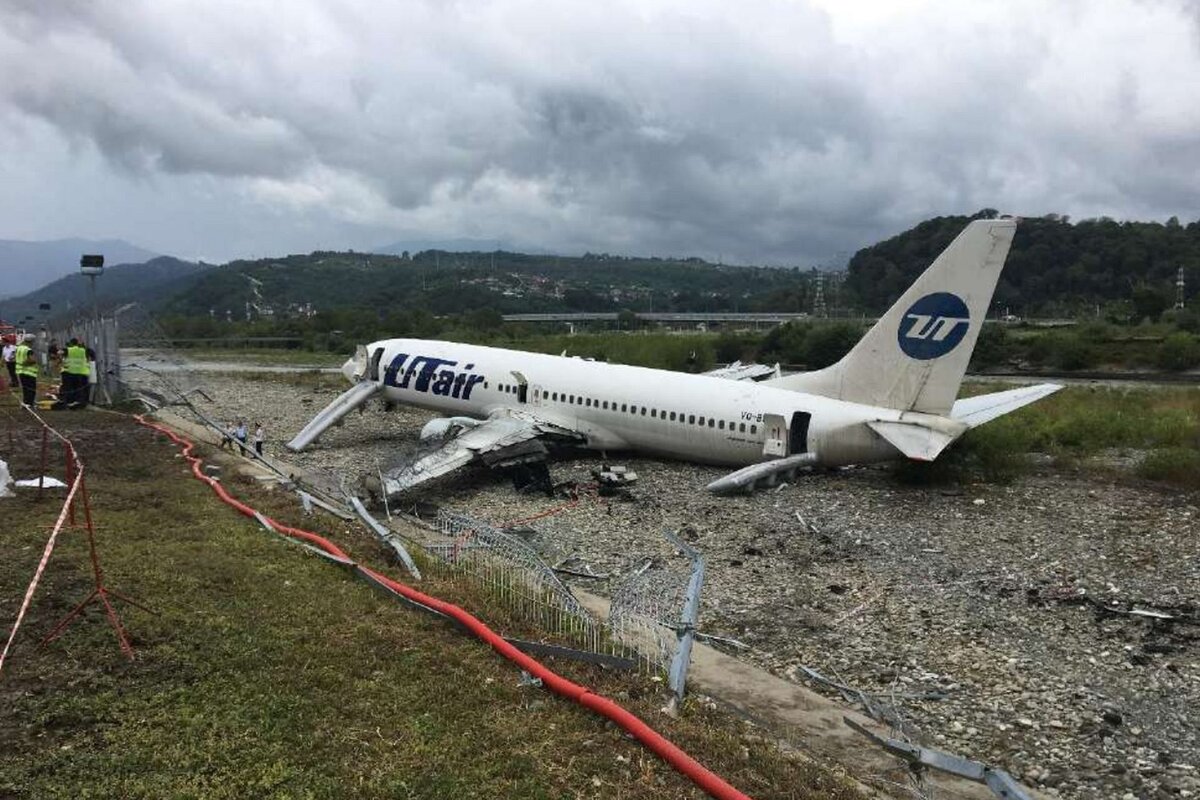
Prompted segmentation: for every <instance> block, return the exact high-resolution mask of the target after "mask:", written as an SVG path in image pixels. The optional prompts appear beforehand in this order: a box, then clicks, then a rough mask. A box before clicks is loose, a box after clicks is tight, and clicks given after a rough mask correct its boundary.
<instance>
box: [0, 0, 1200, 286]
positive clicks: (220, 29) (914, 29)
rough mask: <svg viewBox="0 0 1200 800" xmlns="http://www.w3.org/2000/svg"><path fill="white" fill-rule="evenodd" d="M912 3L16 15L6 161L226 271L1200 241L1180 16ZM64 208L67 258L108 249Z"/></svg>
mask: <svg viewBox="0 0 1200 800" xmlns="http://www.w3.org/2000/svg"><path fill="white" fill-rule="evenodd" d="M892 6H893V7H892V8H890V9H889V10H887V11H881V12H880V13H878V14H872V13H867V12H863V11H862V10H861V9H860V10H859V12H857V13H855V14H853V15H843V14H841V12H839V11H838V10H837V8H838V7H837V6H835V5H833V4H830V5H829V8H830V9H831V10H826V9H825V8H822V7H818V6H810V5H805V4H803V3H788V2H781V1H779V2H753V3H748V4H739V5H737V6H736V7H733V6H729V5H728V4H723V3H715V2H712V3H708V2H690V3H649V4H647V3H632V2H630V3H611V4H585V3H572V2H563V3H554V4H544V3H533V2H514V1H504V0H501V1H500V2H490V3H403V4H372V3H368V2H351V1H350V0H344V1H343V2H315V1H313V2H303V1H302V0H297V1H296V2H289V3H286V4H282V3H281V4H275V3H272V4H255V3H249V4H248V3H233V2H206V3H186V2H180V3H159V2H133V1H132V0H126V1H125V2H88V3H84V2H64V3H33V2H0V75H3V76H4V77H3V79H2V80H0V122H2V121H8V122H9V123H11V124H10V126H9V127H10V132H9V134H8V136H9V137H10V138H9V139H8V140H7V141H5V142H4V144H5V145H6V147H5V150H6V151H7V152H8V153H9V154H8V155H6V156H5V158H6V159H11V158H17V157H20V156H19V155H18V152H23V153H24V157H25V158H27V159H32V160H33V162H34V163H33V164H32V165H27V166H26V167H22V168H21V170H18V169H16V168H13V169H12V170H11V171H13V172H14V174H17V175H18V177H19V176H20V175H24V176H25V178H24V179H25V180H27V181H29V182H33V181H34V178H33V177H31V176H35V175H40V176H41V178H42V180H41V183H42V186H41V187H40V189H37V190H39V191H44V192H56V191H58V192H64V193H65V192H67V191H68V189H69V187H70V186H71V185H72V170H71V163H72V161H71V158H66V157H56V158H54V159H49V158H48V159H47V163H46V164H45V165H44V167H43V168H41V171H40V172H35V171H34V170H38V169H39V164H38V163H36V162H37V159H38V158H39V157H40V156H41V155H44V154H45V153H46V152H49V151H50V150H53V147H51V146H50V145H48V144H46V143H45V142H44V141H43V140H44V139H45V134H44V133H43V132H44V131H47V130H48V131H51V132H53V134H52V135H53V136H55V137H59V138H60V139H61V140H62V141H63V142H65V143H66V147H68V148H70V151H71V152H72V153H74V154H75V155H74V156H72V158H76V159H78V160H79V161H80V163H82V161H83V160H86V159H87V158H88V155H87V154H88V153H94V156H95V158H96V159H98V163H99V165H100V166H99V167H97V169H100V170H102V171H103V170H108V171H111V173H112V174H113V176H114V182H113V185H114V186H132V187H134V188H133V189H130V190H129V191H130V192H131V194H130V196H129V198H128V207H129V208H130V209H137V208H139V207H141V206H148V205H152V203H151V202H150V201H149V200H148V199H147V198H151V197H153V196H154V195H155V194H157V195H161V196H167V195H170V196H171V202H170V203H166V204H165V206H169V207H170V208H172V209H175V210H177V209H179V208H189V207H191V206H194V208H195V209H197V212H196V214H194V215H190V216H193V217H202V220H203V222H202V228H201V230H199V231H197V229H196V225H197V223H196V221H195V219H192V220H191V222H190V228H189V229H188V230H187V231H186V233H185V229H184V226H183V225H182V224H179V225H178V226H176V225H175V223H174V222H173V221H172V220H171V219H169V218H166V217H162V216H161V215H160V217H159V218H156V220H157V221H156V223H155V224H156V225H158V226H159V227H160V229H161V230H160V237H161V238H162V239H163V241H161V242H155V245H156V246H157V247H159V248H161V249H172V248H171V245H170V241H169V240H170V239H171V238H172V237H173V236H174V237H179V240H180V241H181V242H183V241H185V240H186V241H187V244H186V245H184V244H181V245H180V246H179V248H183V251H184V252H185V254H186V248H188V247H190V248H195V247H198V246H200V245H197V244H196V243H195V242H196V237H199V236H207V237H208V238H209V239H211V240H214V241H220V242H223V243H224V244H223V245H222V246H223V247H224V248H225V251H224V252H222V255H225V256H233V255H240V254H242V253H239V252H236V250H237V249H239V248H241V249H242V250H245V249H246V248H247V247H253V248H257V249H260V250H271V249H273V250H275V251H282V250H288V249H297V248H298V246H299V245H300V244H303V243H302V242H297V241H296V239H295V231H296V229H297V228H303V229H307V230H308V231H310V232H312V231H326V232H327V235H328V236H330V237H331V238H334V239H340V240H348V243H350V244H354V245H358V246H361V245H362V244H364V243H367V244H369V243H371V242H375V243H380V242H383V241H387V240H389V239H393V238H400V237H402V236H405V235H411V236H414V237H419V238H424V239H428V238H437V237H442V236H445V237H453V236H478V237H484V238H497V239H503V240H506V241H510V242H514V243H518V244H524V245H529V246H539V247H542V248H546V249H551V250H554V249H557V250H583V249H591V250H605V251H612V252H640V253H648V252H649V253H674V254H693V253H695V254H701V255H705V256H707V257H713V256H716V255H721V256H723V257H724V258H725V259H726V260H741V261H766V262H772V263H779V262H782V263H805V262H807V261H809V260H812V259H818V258H828V257H830V256H831V255H833V254H837V253H846V252H849V251H852V250H853V249H855V248H857V247H859V246H861V245H863V244H866V243H869V242H870V241H873V240H874V239H876V238H879V237H880V236H883V235H888V234H891V233H894V232H896V231H898V230H900V229H902V228H904V227H906V226H907V225H909V224H912V223H913V222H915V221H917V220H919V219H921V218H923V217H925V216H928V215H931V214H938V213H963V212H971V211H974V210H976V209H978V208H980V207H984V206H992V207H997V208H1002V209H1005V210H1011V211H1014V212H1017V213H1024V214H1037V213H1046V212H1050V211H1057V212H1062V213H1070V214H1073V215H1075V216H1085V215H1094V214H1110V215H1113V216H1118V217H1140V218H1145V217H1158V218H1162V217H1165V216H1168V215H1170V214H1179V215H1181V216H1184V217H1187V216H1188V215H1189V214H1193V215H1194V214H1196V213H1197V209H1198V208H1200V202H1197V199H1198V197H1200V194H1198V192H1197V190H1196V188H1195V187H1196V186H1198V185H1200V82H1197V81H1195V80H1194V76H1195V75H1196V74H1200V48H1198V43H1200V34H1198V31H1197V21H1196V17H1195V14H1194V12H1192V11H1190V10H1189V9H1188V8H1187V7H1186V6H1183V5H1174V4H1171V3H1165V2H1163V3H1136V2H1116V1H1115V0H1113V1H1112V2H1107V3H1095V4H1093V3H1087V4H1084V3H1067V4H1058V5H1056V6H1053V7H1046V6H1044V5H1042V4H1036V3H1033V2H1027V3H1021V2H1016V3H1004V4H999V3H995V4H992V3H986V4H940V3H916V4H912V5H911V6H905V7H895V4H892ZM964 6H965V7H964ZM897 8H899V10H897ZM21 131H26V133H25V134H22V133H20V132H21ZM30 131H33V132H36V137H39V139H38V141H36V142H32V141H30V138H31V137H34V136H35V133H29V132H30ZM22 136H24V137H25V138H22ZM14 150H16V151H18V152H13V151H14ZM22 170H23V171H22ZM135 195H136V196H135ZM112 203H113V205H114V207H116V208H120V207H121V203H122V197H121V194H120V192H119V191H118V192H117V193H116V196H114V197H113V198H112ZM139 204H140V206H139ZM59 207H60V208H61V209H62V215H61V218H60V219H57V220H56V221H55V224H56V225H58V226H59V227H58V228H56V229H54V230H49V229H46V230H45V234H44V235H47V236H49V235H69V234H72V233H77V232H80V231H77V230H71V229H70V227H71V225H72V221H73V220H72V216H73V215H74V214H78V215H80V220H84V219H87V220H89V223H88V224H92V225H95V224H96V218H95V217H94V214H95V213H97V212H94V211H84V210H82V209H80V210H75V209H73V208H72V206H71V203H70V202H64V203H63V204H62V205H61V206H59ZM20 208H21V206H20V204H19V203H14V204H13V205H12V206H11V207H10V206H6V205H4V204H2V203H0V210H3V211H4V212H5V214H6V215H8V216H10V217H12V215H13V214H16V215H18V218H19V215H20V213H21V210H20ZM145 213H146V215H147V219H149V218H150V217H153V212H152V211H146V212H145ZM87 214H92V215H93V217H87ZM130 216H131V218H132V219H133V220H134V221H136V220H137V218H138V215H137V213H133V212H131V214H130ZM247 219H254V220H256V221H257V220H265V222H262V223H261V224H259V223H258V222H256V224H255V225H254V226H247V224H246V220H247ZM39 224H40V223H39ZM80 224H82V222H81V223H80ZM131 224H133V223H131ZM43 227H45V225H44V224H43ZM251 228H252V230H251ZM21 230H40V228H38V227H37V224H35V223H33V222H27V224H24V225H23V227H22V228H21ZM109 233H114V234H125V235H130V236H132V237H133V238H138V236H137V231H136V230H132V231H128V232H126V231H109ZM0 235H4V232H3V231H0ZM188 236H191V237H193V238H191V239H187V237H188ZM143 240H144V239H143ZM179 248H176V251H177V252H178V251H180V249H179ZM213 249H214V250H216V251H218V252H220V249H219V248H213Z"/></svg>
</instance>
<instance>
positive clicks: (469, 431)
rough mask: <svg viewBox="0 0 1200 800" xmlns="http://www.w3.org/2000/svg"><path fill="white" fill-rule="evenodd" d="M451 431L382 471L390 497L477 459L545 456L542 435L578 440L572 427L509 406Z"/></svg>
mask: <svg viewBox="0 0 1200 800" xmlns="http://www.w3.org/2000/svg"><path fill="white" fill-rule="evenodd" d="M454 430H455V431H456V433H454V434H453V435H451V436H450V438H448V439H446V440H445V441H444V442H443V443H442V445H441V446H440V447H438V448H437V449H436V450H434V451H432V452H430V453H426V454H424V455H422V456H421V457H419V458H417V459H416V460H414V461H411V462H409V463H407V464H404V465H402V466H400V467H397V468H396V469H393V470H389V471H388V472H386V473H384V475H383V490H384V492H385V493H386V494H387V495H388V496H389V497H390V496H391V495H394V494H398V493H400V492H403V491H405V490H407V489H411V488H413V487H414V486H418V485H420V484H422V483H425V482H426V481H429V480H432V479H434V478H437V477H440V476H442V475H445V474H447V473H449V472H453V471H454V470H456V469H459V468H460V467H464V466H466V465H467V464H470V463H471V462H472V461H475V460H476V459H480V460H482V461H483V462H484V463H486V464H487V465H488V466H508V465H511V464H518V463H528V462H530V461H540V460H542V459H543V458H545V456H546V448H545V446H544V445H543V444H542V441H541V440H542V439H543V438H551V439H558V440H563V439H565V440H570V441H580V440H581V437H580V436H579V435H578V434H576V433H575V432H574V431H572V430H569V429H567V428H564V427H562V426H560V425H556V424H554V423H552V422H546V421H545V420H540V419H538V418H537V417H535V416H533V415H532V414H526V413H522V412H517V411H513V410H511V409H503V410H501V411H498V412H496V413H495V414H493V415H492V416H490V417H488V418H487V419H486V420H484V421H483V422H481V423H480V424H478V425H476V426H474V427H471V428H465V427H464V428H454Z"/></svg>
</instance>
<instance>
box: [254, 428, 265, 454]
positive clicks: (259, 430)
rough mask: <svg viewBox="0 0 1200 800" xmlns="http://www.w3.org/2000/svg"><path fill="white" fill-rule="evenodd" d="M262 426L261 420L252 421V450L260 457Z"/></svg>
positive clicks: (262, 437) (262, 436)
mask: <svg viewBox="0 0 1200 800" xmlns="http://www.w3.org/2000/svg"><path fill="white" fill-rule="evenodd" d="M264 438H265V436H264V435H263V426H262V423H261V422H256V423H254V452H256V453H258V457H259V458H262V448H263V439H264Z"/></svg>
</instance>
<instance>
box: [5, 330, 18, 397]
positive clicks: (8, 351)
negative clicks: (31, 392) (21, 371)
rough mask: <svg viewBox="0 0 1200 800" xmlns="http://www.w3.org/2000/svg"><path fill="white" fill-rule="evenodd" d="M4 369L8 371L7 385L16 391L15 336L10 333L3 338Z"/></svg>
mask: <svg viewBox="0 0 1200 800" xmlns="http://www.w3.org/2000/svg"><path fill="white" fill-rule="evenodd" d="M3 358H4V368H5V369H7V370H8V385H9V386H11V387H12V389H13V391H14V392H15V391H16V390H17V362H16V358H17V336H16V334H13V333H10V334H8V335H7V336H5V337H4V351H3Z"/></svg>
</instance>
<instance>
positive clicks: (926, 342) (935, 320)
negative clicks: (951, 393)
mask: <svg viewBox="0 0 1200 800" xmlns="http://www.w3.org/2000/svg"><path fill="white" fill-rule="evenodd" d="M970 327H971V312H970V311H968V310H967V304H966V303H964V302H963V301H962V298H960V297H959V296H958V295H953V294H950V293H949V292H934V293H933V294H927V295H925V296H924V297H922V298H921V299H920V300H918V301H917V302H915V303H913V304H912V305H911V306H909V309H908V311H905V312H904V317H903V318H902V319H901V320H900V328H899V330H897V331H896V335H897V338H898V339H899V341H900V349H901V350H903V351H904V354H905V355H907V356H909V357H910V358H915V359H917V360H919V361H928V360H929V359H931V358H938V357H940V356H944V355H946V353H949V352H950V351H951V350H953V349H954V348H955V347H957V346H958V343H959V342H961V341H962V340H963V337H964V336H966V335H967V331H968V330H969V329H970Z"/></svg>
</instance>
